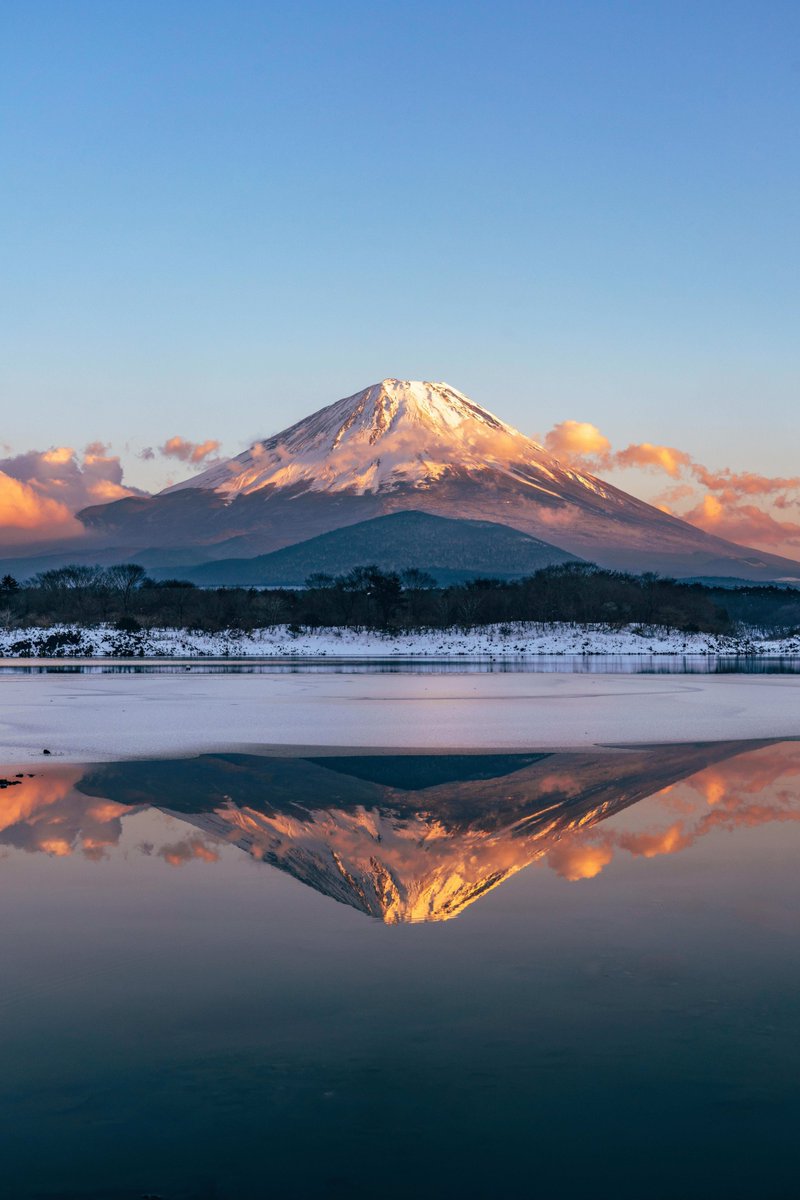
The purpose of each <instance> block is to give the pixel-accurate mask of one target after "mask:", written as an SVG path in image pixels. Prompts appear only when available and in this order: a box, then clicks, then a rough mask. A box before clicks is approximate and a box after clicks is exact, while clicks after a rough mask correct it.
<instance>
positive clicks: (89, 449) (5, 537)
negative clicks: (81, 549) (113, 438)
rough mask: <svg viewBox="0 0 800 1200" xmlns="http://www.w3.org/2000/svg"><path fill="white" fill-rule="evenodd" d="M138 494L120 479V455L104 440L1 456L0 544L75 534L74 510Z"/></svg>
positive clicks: (77, 532) (78, 525)
mask: <svg viewBox="0 0 800 1200" xmlns="http://www.w3.org/2000/svg"><path fill="white" fill-rule="evenodd" d="M141 494H142V493H141V492H140V491H139V489H138V488H131V487H128V486H126V485H125V484H124V483H123V481H122V464H121V463H120V460H119V457H118V456H117V455H115V454H110V453H109V451H108V447H107V446H105V445H104V444H103V443H102V442H91V443H90V444H89V445H88V446H86V448H85V450H84V451H83V454H80V455H79V454H77V453H76V452H75V450H73V449H72V447H71V446H52V447H51V448H50V449H49V450H29V451H28V452H27V453H25V454H17V455H15V456H13V457H11V458H4V459H0V545H1V546H15V545H19V544H20V543H22V542H25V543H26V544H27V543H31V542H37V541H45V540H53V539H63V538H72V537H79V536H80V535H81V534H83V533H84V532H85V530H84V527H83V525H82V524H81V523H80V521H77V520H76V519H75V516H74V514H75V513H76V512H79V511H80V510H81V509H83V508H88V507H89V506H91V505H93V504H105V503H106V502H107V501H109V500H119V499H122V497H124V496H132V495H141Z"/></svg>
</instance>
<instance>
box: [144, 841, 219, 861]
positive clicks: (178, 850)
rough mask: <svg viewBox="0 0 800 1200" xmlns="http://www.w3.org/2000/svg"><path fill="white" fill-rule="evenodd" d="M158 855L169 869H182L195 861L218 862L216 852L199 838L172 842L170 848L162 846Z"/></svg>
mask: <svg viewBox="0 0 800 1200" xmlns="http://www.w3.org/2000/svg"><path fill="white" fill-rule="evenodd" d="M158 855H159V857H160V858H163V859H164V862H165V863H168V864H169V866H171V867H183V866H185V865H186V863H189V862H193V861H195V860H196V859H199V860H200V861H201V862H218V861H219V854H218V853H217V851H216V850H213V849H212V848H211V846H209V845H207V844H206V843H205V842H204V841H203V840H202V839H201V838H199V837H194V838H186V839H185V840H184V841H181V842H174V843H173V844H172V845H171V846H162V847H161V849H160V850H159V851H158Z"/></svg>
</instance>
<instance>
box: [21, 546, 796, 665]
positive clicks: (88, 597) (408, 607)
mask: <svg viewBox="0 0 800 1200" xmlns="http://www.w3.org/2000/svg"><path fill="white" fill-rule="evenodd" d="M307 585H308V586H307V587H306V588H305V589H286V588H272V589H269V590H259V589H256V588H197V587H194V586H193V585H192V584H190V583H187V582H185V581H181V580H180V579H173V580H166V581H163V582H155V581H153V580H151V579H148V578H147V576H146V574H145V572H144V570H143V569H142V568H141V567H140V566H137V565H136V564H131V563H123V564H117V565H115V566H111V567H91V566H67V567H60V568H57V569H53V570H49V571H43V572H41V573H40V574H39V575H36V576H34V577H33V578H32V579H31V580H29V581H27V583H26V584H25V585H24V586H22V585H20V584H19V583H18V582H17V581H16V580H14V579H13V578H12V577H11V576H6V577H5V578H4V579H3V580H2V582H0V606H1V607H2V612H3V614H4V622H5V624H6V625H7V626H8V625H10V626H11V628H14V627H18V628H23V627H25V626H27V625H30V624H32V623H37V624H41V625H48V624H59V623H78V624H90V623H92V622H100V621H103V622H112V623H113V622H117V623H118V624H119V627H120V632H122V633H128V634H135V633H136V632H137V631H138V630H139V629H140V628H145V627H148V626H155V625H161V626H163V625H177V626H189V627H190V628H196V629H199V630H204V631H209V632H213V631H219V630H222V629H230V628H239V629H242V630H250V629H254V628H259V627H265V626H270V625H276V624H290V625H297V626H303V627H308V626H311V627H331V626H359V627H368V628H382V629H397V630H413V629H422V628H439V629H441V628H448V627H453V626H458V625H482V624H496V623H502V622H505V621H532V622H543V623H546V622H552V621H573V622H580V623H602V624H605V625H609V626H612V627H613V626H621V625H626V624H631V623H634V624H635V623H639V624H643V625H659V626H667V627H670V628H676V629H682V630H686V631H703V632H730V631H732V630H733V628H734V627H735V626H736V625H737V624H738V623H740V622H745V623H747V624H751V625H754V626H758V627H762V628H769V629H772V630H773V631H775V632H782V633H785V632H787V631H791V630H794V629H797V628H798V626H800V597H799V596H798V593H797V591H796V590H795V589H787V588H780V587H763V586H762V587H759V586H756V585H753V586H752V587H750V586H748V587H742V588H737V589H726V588H711V587H705V586H703V585H701V584H688V583H680V582H676V581H674V580H669V579H661V578H659V577H658V576H655V575H625V574H622V573H621V572H616V571H602V570H599V569H598V568H596V567H594V566H591V565H588V564H583V563H567V564H562V565H558V566H551V567H546V568H544V569H543V570H540V571H537V572H536V573H535V574H534V575H531V576H530V577H529V578H526V579H520V580H516V581H501V580H496V579H479V580H473V581H472V582H468V583H460V584H457V585H453V586H449V587H437V586H436V584H435V582H434V580H433V578H432V577H431V576H430V575H428V574H427V573H426V572H424V571H420V570H417V569H410V570H407V571H401V572H395V571H383V570H380V569H379V568H378V567H375V566H363V567H356V568H354V569H353V570H351V571H349V572H347V573H346V574H344V575H338V576H329V575H324V574H319V573H318V574H316V575H312V576H310V577H309V579H308V581H307ZM12 649H13V647H12ZM54 649H57V647H56V648H54ZM22 652H23V651H22V650H20V651H19V653H22Z"/></svg>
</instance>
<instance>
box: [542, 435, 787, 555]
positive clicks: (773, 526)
mask: <svg viewBox="0 0 800 1200" xmlns="http://www.w3.org/2000/svg"><path fill="white" fill-rule="evenodd" d="M544 445H545V446H546V447H547V449H548V450H550V451H551V453H553V454H555V455H556V457H558V458H561V459H563V460H564V461H565V462H566V463H568V464H569V465H571V466H573V467H575V468H577V469H578V470H584V471H591V472H594V473H598V472H605V471H613V470H622V471H624V470H630V469H638V470H644V471H652V472H657V473H661V474H664V475H667V476H669V478H670V479H673V480H675V481H677V482H676V483H675V484H674V486H672V487H670V488H667V489H666V490H665V491H664V492H663V493H661V494H660V495H658V496H655V497H654V498H653V503H655V505H656V506H657V507H658V508H660V509H661V510H662V511H663V512H666V513H670V514H671V515H673V516H677V517H681V518H682V520H684V521H688V522H689V523H690V524H692V525H697V526H698V528H700V529H704V530H705V531H706V532H707V533H714V534H716V535H717V536H719V537H724V538H726V539H728V540H729V541H732V542H738V543H744V544H745V545H751V546H760V547H763V548H764V549H765V550H770V551H777V552H780V553H785V554H788V555H789V556H790V557H794V556H796V554H797V551H798V549H800V522H798V521H796V520H791V519H784V518H782V517H781V516H778V515H776V514H777V513H782V512H784V511H786V510H787V509H792V508H799V509H800V475H797V476H769V475H760V474H757V473H756V472H753V471H733V470H732V469H731V468H730V467H723V468H722V469H721V470H717V471H715V470H711V469H710V468H709V467H706V466H704V465H703V463H700V462H698V461H697V460H696V459H695V458H694V457H693V456H692V455H691V454H690V453H689V452H688V451H686V450H679V449H678V448H676V447H675V446H661V445H658V444H656V443H653V442H632V443H631V444H630V445H628V446H626V447H625V448H624V449H623V450H614V449H613V448H612V446H611V443H610V441H609V439H608V438H607V437H605V435H604V434H603V433H602V432H601V431H600V430H599V429H598V428H597V426H596V425H592V424H589V423H588V422H585V421H562V422H560V424H558V425H555V426H554V427H553V428H552V429H551V430H550V432H549V433H547V434H546V435H545V437H544Z"/></svg>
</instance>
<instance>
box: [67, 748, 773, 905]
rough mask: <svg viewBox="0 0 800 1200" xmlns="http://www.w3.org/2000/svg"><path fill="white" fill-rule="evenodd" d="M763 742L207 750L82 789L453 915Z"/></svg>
mask: <svg viewBox="0 0 800 1200" xmlns="http://www.w3.org/2000/svg"><path fill="white" fill-rule="evenodd" d="M753 748H754V743H752V742H750V743H735V742H726V743H714V744H708V745H694V746H692V745H689V746H660V747H653V748H644V749H642V748H640V749H636V750H627V751H596V752H593V753H581V752H569V753H552V754H494V755H485V754H484V755H422V756H420V755H352V756H349V755H348V756H331V757H308V758H273V757H262V756H256V755H240V754H230V755H204V756H201V757H199V758H196V759H192V760H188V761H187V760H181V761H173V762H127V763H112V764H108V765H103V766H100V767H96V768H93V769H92V770H91V771H90V772H89V773H88V774H87V775H85V776H84V777H83V778H82V779H81V781H80V782H79V784H78V789H79V790H80V791H81V792H83V793H84V794H86V795H88V796H91V797H98V798H100V797H102V798H103V800H104V801H106V802H108V801H111V802H114V803H115V804H117V805H119V806H131V807H135V806H141V805H146V804H151V805H155V806H157V807H159V808H161V809H163V810H165V811H167V812H169V813H171V814H172V815H173V816H176V817H180V818H181V819H182V820H185V821H187V822H189V823H190V824H192V825H193V826H195V827H196V828H197V829H198V830H201V831H203V832H204V833H207V834H211V835H213V836H215V837H218V838H221V839H223V840H225V841H227V842H230V843H233V844H235V845H237V846H240V847H241V848H242V849H243V850H246V851H247V852H248V853H250V854H252V855H253V856H255V857H257V858H259V859H263V860H264V861H266V862H269V863H271V864H273V865H274V866H276V867H279V868H280V869H281V870H283V871H286V872H288V873H289V874H291V875H293V876H294V877H295V878H297V879H299V880H301V881H302V882H303V883H306V884H308V885H309V886H310V887H313V888H315V889H316V890H317V891H319V892H322V893H324V894H325V895H328V896H331V897H332V898H334V899H336V900H339V901H340V902H342V903H344V904H349V905H352V906H353V907H354V908H357V909H359V910H361V911H362V912H365V913H368V914H369V915H371V916H374V917H379V918H380V919H382V920H383V921H385V922H387V923H389V924H394V923H397V922H403V921H424V920H446V919H448V918H450V917H453V916H455V915H457V914H458V913H459V912H461V911H462V910H463V909H464V908H466V906H467V905H469V904H471V903H472V902H473V901H474V900H476V899H477V898H478V897H479V896H481V895H483V894H484V893H486V892H487V891H489V890H490V889H491V888H493V887H496V886H497V884H499V883H501V882H502V881H503V880H505V879H508V878H509V877H510V876H511V875H513V874H515V873H516V872H517V871H519V870H521V869H522V868H523V867H525V866H527V865H528V864H529V863H531V862H533V861H535V860H537V859H540V858H542V857H543V856H544V855H545V854H547V853H548V852H553V851H554V849H556V848H557V847H558V845H559V844H561V843H562V841H564V842H565V843H566V841H568V840H569V839H570V838H571V837H573V836H574V835H575V834H576V833H577V832H583V831H586V830H589V829H590V828H591V827H592V826H594V825H596V824H598V823H599V822H601V821H603V820H605V819H606V818H608V817H610V816H613V815H614V814H615V813H618V812H620V811H622V810H623V809H624V808H627V807H628V806H629V805H632V804H635V803H636V802H637V801H638V800H641V799H643V798H644V797H646V796H650V795H652V794H653V793H655V792H658V791H661V790H662V789H664V788H666V787H668V786H670V785H671V784H674V783H676V782H678V781H679V780H682V779H685V778H686V777H687V776H690V775H693V774H694V773H696V772H698V771H702V770H703V769H704V768H708V767H710V766H712V765H714V764H719V763H722V762H724V761H725V760H727V759H729V758H732V757H734V756H736V755H740V754H742V753H743V752H744V751H746V750H752V749H753ZM119 811H122V810H121V809H120V810H119Z"/></svg>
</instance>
